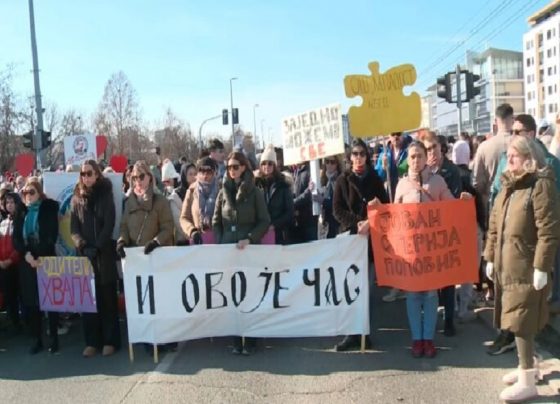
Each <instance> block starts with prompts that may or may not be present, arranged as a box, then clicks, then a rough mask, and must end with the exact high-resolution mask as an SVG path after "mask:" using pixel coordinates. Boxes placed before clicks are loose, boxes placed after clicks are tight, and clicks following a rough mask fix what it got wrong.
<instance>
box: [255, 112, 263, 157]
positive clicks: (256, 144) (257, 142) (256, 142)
mask: <svg viewBox="0 0 560 404" xmlns="http://www.w3.org/2000/svg"><path fill="white" fill-rule="evenodd" d="M258 106H259V104H255V105H253V136H255V147H256V148H257V149H258V148H259V138H258V137H257V115H256V109H257V107H258ZM261 135H262V133H261Z"/></svg>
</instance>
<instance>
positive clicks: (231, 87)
mask: <svg viewBox="0 0 560 404" xmlns="http://www.w3.org/2000/svg"><path fill="white" fill-rule="evenodd" d="M233 80H237V77H232V78H231V79H229V97H230V100H231V147H232V148H233V147H235V138H234V134H235V129H234V127H233V85H232V83H233Z"/></svg>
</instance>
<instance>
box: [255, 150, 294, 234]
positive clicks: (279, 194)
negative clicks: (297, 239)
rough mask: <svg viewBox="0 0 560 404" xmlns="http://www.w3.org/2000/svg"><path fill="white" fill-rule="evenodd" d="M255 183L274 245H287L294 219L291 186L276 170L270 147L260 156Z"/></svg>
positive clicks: (272, 151)
mask: <svg viewBox="0 0 560 404" xmlns="http://www.w3.org/2000/svg"><path fill="white" fill-rule="evenodd" d="M255 183H256V185H257V187H258V188H259V189H260V190H261V191H262V192H263V194H264V198H265V201H266V206H267V208H268V214H269V215H270V221H271V224H270V228H269V229H270V230H271V231H274V236H275V242H276V244H287V241H288V240H287V238H288V237H287V234H288V229H289V227H290V225H291V224H292V221H293V219H294V199H293V195H292V184H291V181H289V179H288V177H287V176H285V175H284V174H282V173H281V172H280V170H278V166H277V164H276V152H275V151H274V147H273V146H272V145H269V146H268V147H267V148H266V149H265V150H264V152H263V153H262V154H261V158H260V167H259V170H258V171H257V178H256V179H255Z"/></svg>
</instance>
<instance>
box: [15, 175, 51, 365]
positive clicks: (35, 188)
mask: <svg viewBox="0 0 560 404" xmlns="http://www.w3.org/2000/svg"><path fill="white" fill-rule="evenodd" d="M21 193H22V195H23V198H24V202H25V204H26V205H27V212H26V213H25V215H23V214H22V213H21V212H18V214H16V218H15V220H14V245H15V247H16V249H17V250H18V251H19V252H20V254H21V256H22V257H23V260H22V263H21V267H20V287H21V297H22V302H23V305H24V306H25V313H26V314H27V320H28V323H29V326H30V329H31V334H32V337H33V343H32V345H31V348H30V350H29V353H30V354H32V355H34V354H36V353H38V352H39V351H41V350H42V349H43V341H42V327H41V324H42V314H41V312H40V310H39V291H38V286H37V268H38V267H39V265H40V259H39V257H53V256H55V255H56V253H55V244H56V240H57V238H58V202H56V201H54V200H52V199H48V198H47V196H46V195H45V194H44V192H43V186H42V185H41V182H40V181H39V178H37V177H29V178H28V179H27V181H26V182H25V186H24V188H23V191H22V192H21ZM47 314H48V319H49V333H50V342H49V352H50V353H56V352H58V313H55V312H48V313H47Z"/></svg>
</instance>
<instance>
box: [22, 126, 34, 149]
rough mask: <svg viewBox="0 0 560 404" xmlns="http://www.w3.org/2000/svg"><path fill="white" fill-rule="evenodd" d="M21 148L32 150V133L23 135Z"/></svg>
mask: <svg viewBox="0 0 560 404" xmlns="http://www.w3.org/2000/svg"><path fill="white" fill-rule="evenodd" d="M23 147H25V148H27V149H31V150H33V131H32V130H31V131H29V132H27V133H24V134H23Z"/></svg>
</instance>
